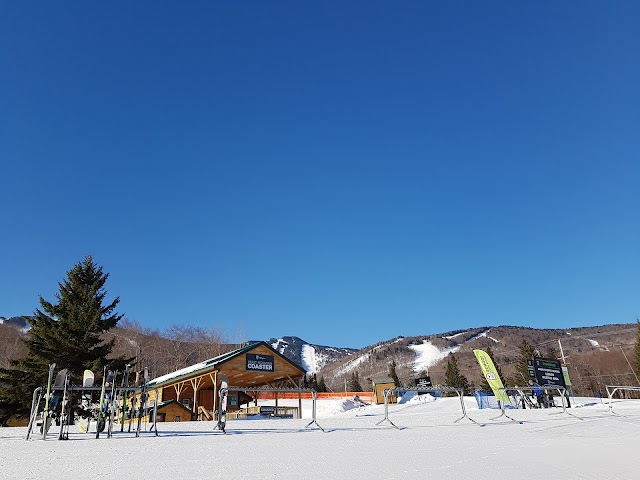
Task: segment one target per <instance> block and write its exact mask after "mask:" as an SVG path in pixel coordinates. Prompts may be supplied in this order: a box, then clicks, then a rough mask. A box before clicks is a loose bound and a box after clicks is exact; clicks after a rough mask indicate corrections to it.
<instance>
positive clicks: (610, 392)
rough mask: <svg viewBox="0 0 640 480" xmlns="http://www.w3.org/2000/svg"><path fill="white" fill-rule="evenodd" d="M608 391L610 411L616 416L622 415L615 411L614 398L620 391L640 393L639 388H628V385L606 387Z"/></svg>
mask: <svg viewBox="0 0 640 480" xmlns="http://www.w3.org/2000/svg"><path fill="white" fill-rule="evenodd" d="M605 388H606V389H607V396H608V397H609V411H610V412H611V413H613V414H614V415H620V414H619V413H616V412H614V411H613V396H614V395H615V394H616V392H617V391H618V390H628V391H631V392H640V387H638V386H628V385H605Z"/></svg>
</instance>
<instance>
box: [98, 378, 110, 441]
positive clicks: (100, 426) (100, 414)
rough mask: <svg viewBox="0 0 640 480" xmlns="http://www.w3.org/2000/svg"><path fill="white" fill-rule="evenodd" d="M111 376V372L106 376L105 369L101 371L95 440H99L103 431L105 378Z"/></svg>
mask: <svg viewBox="0 0 640 480" xmlns="http://www.w3.org/2000/svg"><path fill="white" fill-rule="evenodd" d="M110 374H111V370H109V373H108V374H107V367H104V368H103V370H102V389H101V390H100V402H99V403H98V416H97V418H96V438H100V432H101V431H102V430H104V415H103V407H104V391H105V388H106V387H107V376H108V375H110Z"/></svg>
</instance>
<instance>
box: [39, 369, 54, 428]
mask: <svg viewBox="0 0 640 480" xmlns="http://www.w3.org/2000/svg"><path fill="white" fill-rule="evenodd" d="M55 368H56V364H55V363H52V364H51V365H49V380H47V394H46V395H45V397H44V411H43V412H42V425H41V426H42V429H41V432H42V438H43V439H46V438H47V429H48V428H45V425H46V424H47V422H50V420H49V419H48V418H47V417H48V413H49V399H50V397H51V382H53V371H54V370H55Z"/></svg>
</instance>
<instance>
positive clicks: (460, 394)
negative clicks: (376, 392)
mask: <svg viewBox="0 0 640 480" xmlns="http://www.w3.org/2000/svg"><path fill="white" fill-rule="evenodd" d="M398 392H417V393H434V392H446V393H456V394H457V395H458V398H459V399H460V408H461V409H462V416H461V417H460V418H458V419H457V420H454V422H453V423H458V422H459V421H460V420H462V419H463V418H466V419H467V420H469V421H470V422H473V423H475V424H476V425H478V426H480V427H484V424H483V423H478V422H476V421H475V420H474V419H473V418H471V417H469V415H467V408H466V407H465V406H464V398H463V395H464V390H463V389H461V388H455V387H449V386H444V385H435V386H433V387H407V388H404V387H395V388H387V389H385V390H384V392H382V395H383V396H384V418H383V419H382V420H380V421H379V422H378V423H376V425H380V424H381V423H383V422H389V423H390V424H391V425H392V426H393V427H395V428H397V429H398V430H400V427H398V426H397V425H396V424H395V423H393V422H392V421H391V420H389V397H391V396H392V395H393V394H394V393H395V394H397V393H398Z"/></svg>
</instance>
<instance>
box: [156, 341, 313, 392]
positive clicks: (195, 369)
mask: <svg viewBox="0 0 640 480" xmlns="http://www.w3.org/2000/svg"><path fill="white" fill-rule="evenodd" d="M260 345H262V346H265V347H267V348H268V349H269V350H271V351H273V353H275V354H276V355H278V356H279V357H280V358H282V359H284V360H285V361H287V362H289V363H290V364H292V365H294V366H295V367H296V368H298V369H300V370H302V371H304V369H303V368H302V367H300V365H296V364H295V363H293V362H292V361H291V360H289V359H288V358H287V357H285V356H283V355H282V354H280V353H279V352H277V351H276V350H274V349H273V348H272V347H271V346H270V345H268V344H267V343H265V342H254V343H250V344H248V345H245V346H244V347H241V348H238V349H236V350H233V351H231V352H227V353H223V354H222V355H218V356H217V357H214V358H210V359H209V360H205V361H204V362H200V363H196V364H195V365H190V366H188V367H185V368H181V369H180V370H176V371H175V372H171V373H167V374H166V375H162V376H160V377H156V378H154V379H153V380H151V381H150V382H149V387H150V388H154V387H159V386H161V385H165V384H167V383H173V382H176V381H178V380H182V379H186V378H190V377H194V376H196V375H202V374H205V373H207V372H208V371H211V372H212V371H214V370H215V369H217V368H218V367H219V366H220V365H221V364H223V363H224V362H227V361H229V360H231V359H232V358H235V357H237V356H239V355H242V354H244V353H247V352H249V351H250V350H253V349H254V348H256V347H258V346H260Z"/></svg>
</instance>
